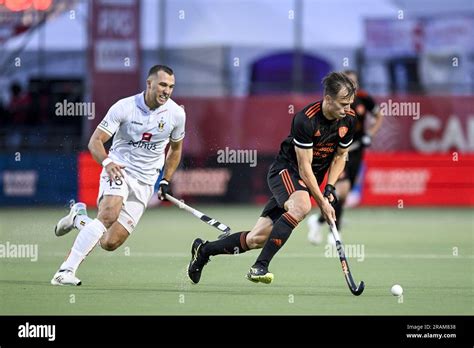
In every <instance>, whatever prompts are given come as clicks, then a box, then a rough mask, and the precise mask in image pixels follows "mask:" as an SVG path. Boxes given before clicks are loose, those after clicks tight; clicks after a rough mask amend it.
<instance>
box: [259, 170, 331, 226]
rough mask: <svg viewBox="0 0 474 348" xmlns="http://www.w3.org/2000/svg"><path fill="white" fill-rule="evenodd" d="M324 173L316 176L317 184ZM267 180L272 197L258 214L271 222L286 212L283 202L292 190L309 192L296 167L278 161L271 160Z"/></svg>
mask: <svg viewBox="0 0 474 348" xmlns="http://www.w3.org/2000/svg"><path fill="white" fill-rule="evenodd" d="M324 174H325V173H323V175H318V176H317V177H316V179H317V180H318V184H321V182H322V181H323V179H324ZM267 182H268V187H269V188H270V191H271V192H272V197H271V198H270V200H269V201H268V202H267V204H266V205H265V208H263V211H262V214H261V215H260V216H261V217H266V216H268V217H269V218H270V219H272V221H273V222H275V221H276V220H278V219H279V218H280V216H281V215H282V214H283V213H285V212H286V210H285V208H284V204H285V202H286V201H287V200H288V198H289V197H290V195H291V194H292V193H293V192H295V191H300V190H302V191H306V192H308V193H310V192H309V190H308V188H307V187H306V185H305V183H304V182H303V180H302V179H301V178H300V175H299V173H298V172H297V171H296V169H294V168H293V167H292V166H291V165H289V164H284V163H281V162H279V161H275V162H273V164H272V165H271V166H270V169H269V171H268V175H267ZM310 195H311V193H310Z"/></svg>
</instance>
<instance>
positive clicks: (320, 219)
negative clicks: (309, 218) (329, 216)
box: [318, 215, 326, 224]
mask: <svg viewBox="0 0 474 348" xmlns="http://www.w3.org/2000/svg"><path fill="white" fill-rule="evenodd" d="M318 222H319V223H320V224H322V223H323V222H326V219H324V218H323V216H322V215H319V218H318Z"/></svg>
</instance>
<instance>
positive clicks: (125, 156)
mask: <svg viewBox="0 0 474 348" xmlns="http://www.w3.org/2000/svg"><path fill="white" fill-rule="evenodd" d="M146 84H147V86H146V90H145V91H144V92H142V93H140V94H137V95H134V96H130V97H128V98H124V99H121V100H119V101H117V102H116V103H115V104H114V105H112V107H111V108H110V109H109V111H108V113H107V115H106V116H105V117H104V119H103V120H102V122H101V123H100V124H99V125H98V127H97V129H96V130H95V132H94V133H93V134H92V137H91V139H90V141H89V146H88V147H89V151H90V152H91V154H92V157H93V158H94V159H95V160H96V161H97V162H98V163H100V164H101V165H102V167H103V170H102V173H101V174H100V178H99V180H100V184H99V193H98V197H97V205H98V207H99V210H98V214H97V217H96V218H95V219H92V218H90V217H88V216H87V212H86V205H85V204H84V203H80V202H78V203H75V204H72V205H71V209H70V212H69V214H68V215H66V216H65V217H63V218H62V219H61V220H59V222H58V223H57V225H56V227H55V234H56V235H57V236H62V235H65V234H66V233H68V232H70V231H71V230H73V229H74V228H77V229H78V230H79V234H78V235H77V237H76V240H75V241H74V244H73V246H72V248H71V250H70V252H69V254H68V256H67V258H66V260H65V261H64V262H63V263H62V265H61V266H60V267H59V270H58V271H57V272H56V274H55V275H54V276H53V279H52V280H51V284H53V285H73V286H74V285H81V281H80V280H79V279H78V278H77V277H76V271H77V269H78V267H79V265H80V264H81V262H82V261H83V260H84V259H85V257H86V256H87V255H88V254H89V253H90V252H91V251H92V249H94V247H95V245H96V244H97V243H99V245H100V246H101V247H102V249H104V250H108V251H113V250H115V249H117V248H118V247H119V246H120V245H122V244H123V243H124V242H125V240H126V239H127V238H128V236H129V235H130V234H131V233H132V232H133V230H134V229H135V228H136V226H137V224H138V222H139V220H140V218H141V216H142V214H143V212H144V211H145V209H146V207H147V204H148V202H149V201H150V198H151V197H152V195H153V186H154V184H155V182H156V180H157V178H158V176H159V174H160V171H161V170H162V168H163V166H164V168H165V169H164V173H163V177H162V180H161V181H160V189H159V191H158V196H159V198H160V199H161V200H164V199H165V195H166V193H167V192H168V188H169V182H170V180H171V178H172V176H173V173H174V172H175V170H176V168H177V167H178V165H179V162H180V160H181V152H182V145H183V139H184V133H185V130H184V129H185V119H186V115H185V112H184V109H183V108H182V107H180V106H179V105H178V104H176V103H175V102H174V101H173V100H172V99H171V98H170V97H171V94H172V92H173V88H174V85H175V78H174V73H173V70H171V69H170V68H169V67H167V66H164V65H155V66H153V67H152V68H151V69H150V71H149V73H148V78H147V81H146ZM113 135H115V136H114V139H113V142H112V146H111V148H110V151H109V154H107V152H106V150H105V147H104V143H105V142H107V141H108V140H109V139H110V138H111V137H112V136H113ZM168 143H169V145H170V146H169V149H168V153H167V155H166V158H165V149H166V146H167V145H168Z"/></svg>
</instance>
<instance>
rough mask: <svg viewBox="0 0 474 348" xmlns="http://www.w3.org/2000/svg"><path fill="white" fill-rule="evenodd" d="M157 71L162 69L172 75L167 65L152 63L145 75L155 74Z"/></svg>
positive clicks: (171, 70)
mask: <svg viewBox="0 0 474 348" xmlns="http://www.w3.org/2000/svg"><path fill="white" fill-rule="evenodd" d="M158 71H164V72H165V73H167V74H168V75H174V72H173V69H171V68H170V67H169V66H166V65H160V64H157V65H153V66H152V67H151V68H150V70H149V71H148V76H147V77H150V76H151V75H155V74H157V73H158Z"/></svg>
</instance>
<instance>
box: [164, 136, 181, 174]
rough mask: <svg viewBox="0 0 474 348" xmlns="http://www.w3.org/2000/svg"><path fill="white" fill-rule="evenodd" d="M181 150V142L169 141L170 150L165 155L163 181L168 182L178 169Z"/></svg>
mask: <svg viewBox="0 0 474 348" xmlns="http://www.w3.org/2000/svg"><path fill="white" fill-rule="evenodd" d="M182 150H183V140H180V141H176V142H174V141H170V148H169V149H168V153H167V155H166V162H165V172H164V174H163V179H165V180H167V181H170V180H171V177H172V176H173V174H174V172H175V171H176V169H177V168H178V165H179V162H180V161H181V153H182Z"/></svg>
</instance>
